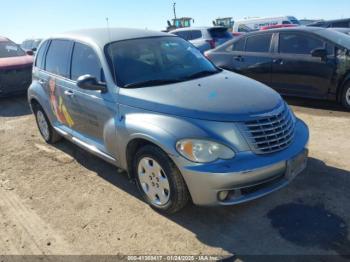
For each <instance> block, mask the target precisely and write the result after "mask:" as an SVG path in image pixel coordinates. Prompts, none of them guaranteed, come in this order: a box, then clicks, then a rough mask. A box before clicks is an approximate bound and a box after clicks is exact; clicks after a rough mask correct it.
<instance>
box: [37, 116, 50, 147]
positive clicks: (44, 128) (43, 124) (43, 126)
mask: <svg viewBox="0 0 350 262" xmlns="http://www.w3.org/2000/svg"><path fill="white" fill-rule="evenodd" d="M36 117H37V120H38V126H39V129H40V132H41V134H42V136H43V137H44V139H45V140H46V141H47V140H49V138H50V131H49V124H48V123H47V121H46V118H45V115H44V113H43V112H42V111H41V110H38V112H37V114H36Z"/></svg>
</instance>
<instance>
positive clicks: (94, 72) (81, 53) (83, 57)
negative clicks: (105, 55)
mask: <svg viewBox="0 0 350 262" xmlns="http://www.w3.org/2000/svg"><path fill="white" fill-rule="evenodd" d="M71 70H72V71H71V72H72V80H77V79H78V78H79V77H80V76H82V75H91V76H94V77H96V78H97V80H98V81H102V66H101V64H100V60H99V58H98V57H97V55H96V53H95V51H94V50H93V49H92V48H91V47H89V46H87V45H84V44H80V43H75V45H74V49H73V57H72V68H71Z"/></svg>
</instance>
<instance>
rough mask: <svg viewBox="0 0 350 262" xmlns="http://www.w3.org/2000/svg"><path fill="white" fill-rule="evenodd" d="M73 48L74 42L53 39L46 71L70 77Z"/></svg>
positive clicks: (48, 53)
mask: <svg viewBox="0 0 350 262" xmlns="http://www.w3.org/2000/svg"><path fill="white" fill-rule="evenodd" d="M71 49H72V42H70V41H67V40H53V41H52V42H51V45H50V47H49V50H48V52H47V55H46V71H48V72H50V73H53V74H56V75H60V76H63V77H67V78H68V77H69V70H68V68H69V61H70V54H71Z"/></svg>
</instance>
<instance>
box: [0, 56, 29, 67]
mask: <svg viewBox="0 0 350 262" xmlns="http://www.w3.org/2000/svg"><path fill="white" fill-rule="evenodd" d="M32 64H33V57H32V56H29V55H26V56H16V57H6V58H0V70H4V69H16V68H22V67H27V66H31V65H32Z"/></svg>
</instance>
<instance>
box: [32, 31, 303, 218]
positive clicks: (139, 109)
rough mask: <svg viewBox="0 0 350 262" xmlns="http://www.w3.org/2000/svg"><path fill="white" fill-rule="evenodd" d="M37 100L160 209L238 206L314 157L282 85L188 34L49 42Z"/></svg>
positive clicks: (56, 123)
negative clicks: (259, 77)
mask: <svg viewBox="0 0 350 262" xmlns="http://www.w3.org/2000/svg"><path fill="white" fill-rule="evenodd" d="M28 99H29V103H30V105H31V108H32V110H33V112H34V114H35V116H36V121H37V124H38V127H39V130H40V133H41V134H42V136H43V138H44V139H45V141H46V142H48V143H55V142H57V141H58V140H59V139H60V138H61V137H65V138H66V139H68V140H70V141H72V142H73V143H75V144H77V145H78V146H80V147H82V148H84V149H86V150H87V151H89V152H91V153H93V154H95V155H97V156H99V157H101V158H103V159H104V160H106V161H108V162H110V163H112V164H114V165H116V166H118V167H120V168H122V169H124V170H127V171H128V174H129V176H130V178H132V179H135V180H136V182H137V185H138V187H139V190H140V192H141V194H142V196H143V197H144V199H145V201H147V202H148V203H149V204H150V205H151V206H152V207H154V208H156V209H157V210H161V211H165V212H176V211H178V210H179V209H181V208H182V207H184V206H185V205H186V203H187V202H188V200H189V199H192V201H193V202H194V203H195V204H198V205H234V204H238V203H242V202H245V201H249V200H253V199H256V198H258V197H261V196H264V195H266V194H269V193H271V192H273V191H275V190H278V189H280V188H282V187H284V186H286V185H287V184H288V183H289V182H290V181H292V180H293V179H294V177H295V176H296V175H298V174H299V173H300V172H301V171H302V170H303V169H304V168H305V166H306V159H307V149H306V148H305V147H306V145H307V142H308V139H309V133H308V128H307V126H306V125H305V124H304V123H303V122H302V121H301V120H299V119H297V118H296V117H295V116H294V114H293V113H292V112H291V110H290V109H289V107H288V105H287V104H286V103H285V102H284V101H283V99H282V98H281V97H280V95H279V94H277V93H276V92H275V91H273V90H272V89H270V88H268V87H266V86H264V85H263V84H261V83H258V82H256V81H254V80H251V79H248V78H246V77H243V76H240V75H237V74H234V73H231V72H228V71H223V70H221V69H219V68H216V67H215V66H214V65H213V64H212V63H211V62H209V61H208V60H207V59H206V58H205V57H204V56H203V55H202V54H201V53H200V51H199V50H198V49H196V48H195V47H193V46H192V45H191V44H190V43H188V42H187V41H185V40H183V39H181V38H179V37H176V36H173V35H169V34H166V33H160V32H151V31H143V30H132V29H111V30H109V31H107V30H106V29H92V30H82V31H75V32H71V33H66V34H63V35H58V36H55V37H52V38H50V39H47V40H45V41H44V42H43V43H42V44H41V46H40V48H39V50H38V53H37V56H36V61H35V64H34V68H33V82H32V84H31V86H30V88H29V91H28Z"/></svg>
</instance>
